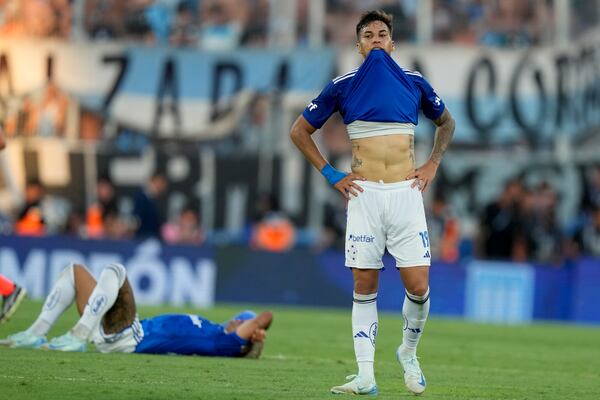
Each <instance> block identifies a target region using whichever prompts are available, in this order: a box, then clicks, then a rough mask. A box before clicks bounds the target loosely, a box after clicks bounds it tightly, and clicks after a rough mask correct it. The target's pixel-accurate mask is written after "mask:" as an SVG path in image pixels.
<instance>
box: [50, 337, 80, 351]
mask: <svg viewBox="0 0 600 400" xmlns="http://www.w3.org/2000/svg"><path fill="white" fill-rule="evenodd" d="M86 347H87V341H86V340H84V339H80V338H78V337H77V336H75V335H73V334H72V333H71V332H67V333H65V334H64V335H62V336H58V337H55V338H54V339H52V340H51V341H50V343H48V344H47V345H46V346H44V348H46V349H48V350H57V351H85V349H86Z"/></svg>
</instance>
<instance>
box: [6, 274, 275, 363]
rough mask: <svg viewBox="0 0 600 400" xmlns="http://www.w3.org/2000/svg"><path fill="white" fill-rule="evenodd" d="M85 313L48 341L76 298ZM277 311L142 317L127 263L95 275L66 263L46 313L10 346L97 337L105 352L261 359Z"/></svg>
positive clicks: (70, 347) (73, 346)
mask: <svg viewBox="0 0 600 400" xmlns="http://www.w3.org/2000/svg"><path fill="white" fill-rule="evenodd" d="M73 300H75V303H76V304H77V310H78V311H79V315H80V316H81V318H80V319H79V321H77V323H76V324H75V326H74V327H73V328H72V329H71V330H70V331H69V332H67V333H66V334H64V335H62V336H59V337H56V338H54V339H52V340H51V341H50V342H48V341H47V339H46V335H47V334H48V331H50V328H51V327H52V325H54V323H55V322H56V320H57V319H58V318H59V317H60V316H61V315H62V314H63V313H64V311H65V310H66V309H67V308H68V307H69V306H70V305H71V304H72V303H73ZM272 320H273V315H272V314H271V313H270V312H268V311H266V312H263V313H261V314H260V315H258V316H256V314H254V313H253V312H250V311H245V312H242V313H240V314H239V315H237V316H236V317H234V318H233V319H232V320H231V321H229V322H228V323H226V324H223V325H220V324H216V323H214V322H211V321H209V320H207V319H205V318H202V317H201V316H198V315H187V314H169V315H159V316H156V317H154V318H149V319H144V320H142V321H140V320H139V318H138V316H137V313H136V307H135V300H134V297H133V290H132V289H131V286H130V285H129V282H128V280H127V274H126V271H125V267H123V266H122V265H120V264H109V265H108V266H107V267H106V268H104V269H103V270H102V272H101V274H100V277H99V278H98V282H96V280H95V279H94V277H93V276H92V274H91V273H90V272H89V271H88V269H87V268H86V267H85V266H83V265H81V264H75V263H74V264H71V265H69V266H68V267H67V268H65V269H64V270H63V271H62V272H61V274H60V275H59V277H58V280H57V281H56V283H55V284H54V287H53V288H52V291H51V292H50V294H49V295H48V297H47V298H46V301H45V302H44V306H43V308H42V312H41V313H40V315H39V316H38V318H37V319H36V320H35V322H34V323H33V324H32V325H31V326H30V327H29V328H28V329H27V330H25V331H23V332H19V333H16V334H14V335H11V336H9V337H8V339H7V344H8V345H10V346H11V347H28V348H40V347H42V348H48V349H51V350H61V351H85V349H86V347H87V342H88V341H89V342H92V343H94V344H95V345H96V348H97V349H98V350H99V351H101V352H103V353H109V352H121V353H151V354H182V355H203V356H223V357H250V358H258V357H259V356H260V353H261V352H262V348H263V345H264V341H265V338H266V336H265V331H266V330H267V329H268V328H269V326H270V325H271V321H272Z"/></svg>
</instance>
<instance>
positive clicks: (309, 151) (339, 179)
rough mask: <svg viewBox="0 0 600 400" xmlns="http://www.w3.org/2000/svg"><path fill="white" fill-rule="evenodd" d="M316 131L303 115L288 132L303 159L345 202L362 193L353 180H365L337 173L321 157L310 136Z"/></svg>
mask: <svg viewBox="0 0 600 400" xmlns="http://www.w3.org/2000/svg"><path fill="white" fill-rule="evenodd" d="M315 131H316V129H315V127H313V126H312V125H311V124H310V123H309V122H308V121H307V120H306V119H305V118H304V116H303V115H300V116H299V117H298V118H297V119H296V122H294V124H293V125H292V129H291V130H290V138H291V139H292V142H294V144H295V145H296V147H297V148H298V150H300V152H301V153H302V154H304V157H306V159H307V160H308V161H309V162H310V163H311V164H312V165H313V166H314V167H315V168H316V169H318V170H319V171H320V172H321V173H322V174H323V176H325V178H326V179H327V181H328V182H329V183H330V184H331V185H332V186H333V187H334V188H336V189H337V190H338V191H339V192H340V193H341V194H342V196H344V198H345V199H346V200H349V199H350V194H352V195H354V196H355V197H356V196H358V192H362V191H363V189H362V188H361V187H360V186H358V185H357V184H356V183H355V182H354V181H355V180H363V181H364V180H365V178H363V177H361V176H359V175H356V174H353V173H349V174H346V173H344V172H341V171H338V170H336V169H334V168H333V167H332V166H331V165H330V164H329V163H328V162H327V160H326V159H325V157H323V154H321V152H320V151H319V148H318V147H317V145H316V143H315V141H314V140H313V138H312V134H313V133H315Z"/></svg>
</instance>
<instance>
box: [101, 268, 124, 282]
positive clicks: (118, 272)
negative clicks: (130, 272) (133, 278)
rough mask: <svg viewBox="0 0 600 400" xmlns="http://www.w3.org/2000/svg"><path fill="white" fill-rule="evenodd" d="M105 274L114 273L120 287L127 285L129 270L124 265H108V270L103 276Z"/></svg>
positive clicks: (106, 269)
mask: <svg viewBox="0 0 600 400" xmlns="http://www.w3.org/2000/svg"><path fill="white" fill-rule="evenodd" d="M105 273H114V274H115V275H116V276H117V279H118V281H119V287H121V286H123V284H124V283H125V279H127V270H126V269H125V267H124V266H123V265H121V264H118V263H112V264H109V265H107V266H106V268H104V270H102V274H105ZM102 274H101V275H102Z"/></svg>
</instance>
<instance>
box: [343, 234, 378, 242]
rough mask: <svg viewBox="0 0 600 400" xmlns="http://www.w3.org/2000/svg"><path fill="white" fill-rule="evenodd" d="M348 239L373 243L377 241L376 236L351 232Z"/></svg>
mask: <svg viewBox="0 0 600 400" xmlns="http://www.w3.org/2000/svg"><path fill="white" fill-rule="evenodd" d="M348 240H349V241H351V242H360V243H373V242H374V241H375V236H372V235H353V234H350V236H348Z"/></svg>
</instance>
